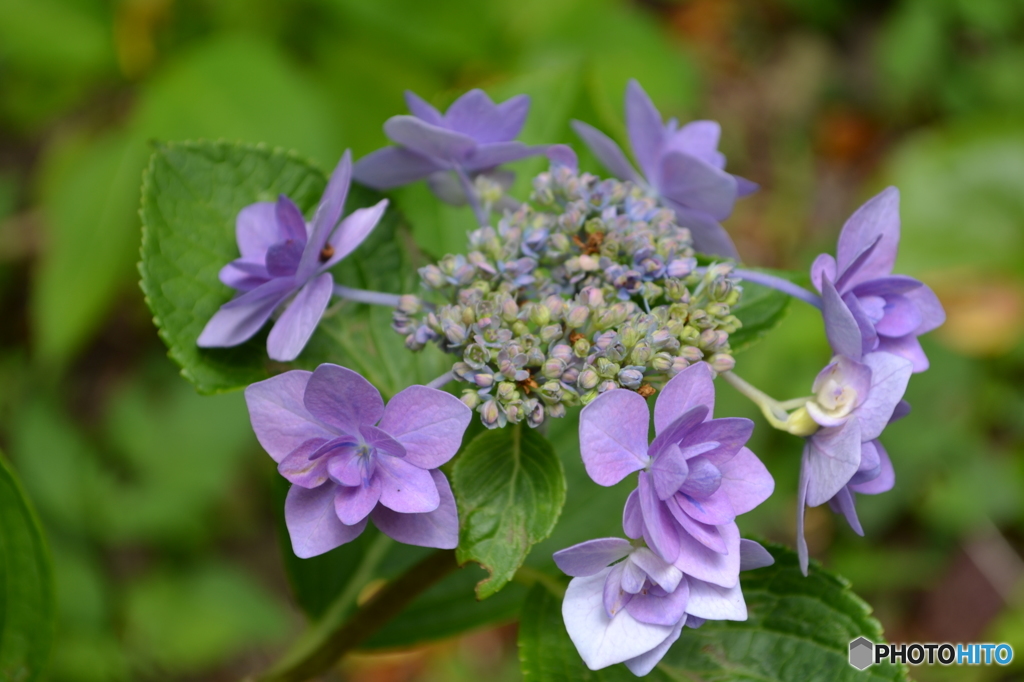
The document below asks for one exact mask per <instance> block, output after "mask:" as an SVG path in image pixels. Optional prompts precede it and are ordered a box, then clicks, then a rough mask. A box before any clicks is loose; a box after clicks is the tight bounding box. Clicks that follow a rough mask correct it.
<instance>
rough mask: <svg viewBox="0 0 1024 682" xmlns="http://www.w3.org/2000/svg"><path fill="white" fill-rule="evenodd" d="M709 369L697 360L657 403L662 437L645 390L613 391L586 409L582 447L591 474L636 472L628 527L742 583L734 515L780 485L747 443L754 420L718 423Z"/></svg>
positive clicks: (702, 575)
mask: <svg viewBox="0 0 1024 682" xmlns="http://www.w3.org/2000/svg"><path fill="white" fill-rule="evenodd" d="M712 377H713V373H712V370H711V368H710V367H709V366H708V365H707V363H703V362H699V363H696V364H694V365H691V366H690V367H688V368H687V369H685V370H683V371H682V372H680V373H679V374H678V375H676V376H675V377H674V378H673V379H672V380H671V381H669V382H668V383H667V384H666V385H665V388H664V389H663V390H662V391H661V393H660V395H659V396H658V399H657V402H656V403H655V407H654V427H655V430H656V431H657V437H656V438H655V439H654V441H653V442H652V443H650V445H648V442H647V433H648V423H649V421H650V413H649V411H648V409H647V401H646V400H644V398H642V397H641V396H640V395H639V394H637V393H634V392H632V391H629V390H625V389H619V390H613V391H608V392H607V393H604V394H602V395H600V396H599V397H598V398H596V399H595V400H594V401H593V402H592V403H590V404H589V405H587V407H585V408H584V409H583V411H582V412H581V414H580V453H581V455H582V457H583V462H584V465H585V466H586V469H587V473H588V474H589V475H590V477H591V478H592V479H593V480H594V481H595V482H596V483H598V484H600V485H606V486H610V485H614V484H616V483H618V482H619V481H621V480H622V479H623V478H625V477H626V476H627V475H629V474H630V473H632V472H634V471H639V472H640V474H639V486H638V488H637V489H636V490H634V491H633V492H632V493H631V494H630V496H629V499H628V500H627V501H626V509H625V511H624V513H623V526H624V529H625V531H626V535H627V536H629V537H631V538H641V537H642V538H643V539H644V540H645V541H646V543H647V545H648V546H649V547H650V548H651V549H652V550H654V551H655V552H656V553H657V554H658V555H659V556H660V557H661V558H662V559H663V560H665V561H667V562H669V563H672V564H675V566H676V567H677V568H679V569H680V570H681V571H683V572H684V573H686V574H688V575H692V576H694V577H696V578H698V579H700V580H705V581H708V582H711V583H714V584H716V585H720V586H722V587H733V586H735V585H736V582H737V580H738V579H739V559H740V557H739V544H740V536H739V530H738V528H737V527H736V522H735V519H736V516H737V515H738V514H743V513H745V512H748V511H750V510H751V509H753V508H754V507H756V506H757V505H759V504H761V502H763V501H764V500H765V499H767V498H768V496H769V495H771V493H772V490H773V489H774V487H775V481H774V480H773V479H772V477H771V474H769V473H768V470H767V469H765V467H764V465H763V464H762V463H761V461H760V460H759V459H758V458H757V456H755V455H754V453H753V452H751V451H750V450H749V449H747V448H746V447H744V443H746V442H747V439H748V438H749V437H750V433H751V431H752V430H753V423H752V422H751V421H750V420H749V419H740V418H726V419H713V418H712V413H713V411H714V403H715V392H714V391H715V389H714V383H713V381H712Z"/></svg>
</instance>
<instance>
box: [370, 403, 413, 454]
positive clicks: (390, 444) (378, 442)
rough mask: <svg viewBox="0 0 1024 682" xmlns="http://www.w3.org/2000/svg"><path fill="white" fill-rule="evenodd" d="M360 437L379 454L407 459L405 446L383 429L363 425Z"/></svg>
mask: <svg viewBox="0 0 1024 682" xmlns="http://www.w3.org/2000/svg"><path fill="white" fill-rule="evenodd" d="M385 409H386V408H385ZM359 435H361V436H362V437H363V440H364V441H365V442H366V444H367V445H369V446H370V447H372V448H374V449H375V450H377V451H378V452H383V453H384V454H385V455H390V456H391V457H405V454H406V452H405V446H403V445H402V444H401V443H399V442H398V441H397V440H395V439H394V438H392V437H391V436H390V435H389V434H388V432H387V431H384V430H383V429H379V428H377V427H376V426H370V425H368V424H362V425H361V426H360V427H359Z"/></svg>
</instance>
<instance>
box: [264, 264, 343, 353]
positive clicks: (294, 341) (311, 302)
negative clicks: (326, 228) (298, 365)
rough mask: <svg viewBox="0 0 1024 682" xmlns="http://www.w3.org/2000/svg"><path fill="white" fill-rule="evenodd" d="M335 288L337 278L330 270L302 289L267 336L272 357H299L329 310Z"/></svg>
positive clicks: (268, 350)
mask: <svg viewBox="0 0 1024 682" xmlns="http://www.w3.org/2000/svg"><path fill="white" fill-rule="evenodd" d="M333 289H334V278H333V277H332V276H331V273H329V272H325V273H324V274H322V275H320V276H319V277H317V278H316V279H314V280H313V281H311V282H309V283H308V284H306V286H304V287H302V288H301V289H299V293H298V294H297V295H296V296H295V298H294V299H292V301H291V303H289V304H288V305H287V307H286V308H285V309H284V312H283V313H281V317H279V318H277V322H275V323H274V327H273V328H272V329H271V330H270V335H269V336H267V355H269V356H270V358H271V359H272V360H277V361H278V362H291V361H292V360H294V359H295V358H297V357H299V353H301V352H302V349H303V348H305V347H306V343H307V342H308V341H309V337H311V336H313V332H314V331H316V326H317V325H318V324H319V323H320V318H321V317H323V315H324V311H325V310H327V304H328V303H330V301H331V292H332V291H333Z"/></svg>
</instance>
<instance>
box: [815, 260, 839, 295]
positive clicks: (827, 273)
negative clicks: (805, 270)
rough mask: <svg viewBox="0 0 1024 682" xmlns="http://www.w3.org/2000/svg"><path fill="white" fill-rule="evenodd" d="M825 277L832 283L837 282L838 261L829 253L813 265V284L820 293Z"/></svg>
mask: <svg viewBox="0 0 1024 682" xmlns="http://www.w3.org/2000/svg"><path fill="white" fill-rule="evenodd" d="M823 277H827V278H828V280H829V281H830V282H835V281H836V259H835V258H833V257H832V256H831V255H829V254H827V253H822V254H820V255H819V256H818V257H817V258H815V259H814V262H813V263H811V283H812V284H814V288H815V289H817V290H818V291H819V292H820V291H821V287H822V284H821V280H822V278H823Z"/></svg>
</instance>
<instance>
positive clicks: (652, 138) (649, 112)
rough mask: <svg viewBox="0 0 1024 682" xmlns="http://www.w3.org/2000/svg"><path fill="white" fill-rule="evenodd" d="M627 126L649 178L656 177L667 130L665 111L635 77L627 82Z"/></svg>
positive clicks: (632, 143)
mask: <svg viewBox="0 0 1024 682" xmlns="http://www.w3.org/2000/svg"><path fill="white" fill-rule="evenodd" d="M626 130H627V131H628V133H629V144H630V146H632V147H633V154H634V155H635V156H636V160H637V163H638V164H640V169H641V170H642V171H643V173H644V175H645V176H647V177H648V178H654V177H656V176H657V173H658V170H659V168H658V160H659V158H660V157H661V153H662V147H663V145H664V143H665V140H664V136H665V131H664V128H663V127H662V124H661V114H660V113H658V110H657V109H656V108H655V107H654V103H653V102H652V101H651V98H650V97H648V96H647V93H646V92H644V89H643V88H642V87H640V84H639V83H638V82H636V81H635V80H630V81H629V84H628V85H627V86H626Z"/></svg>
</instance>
